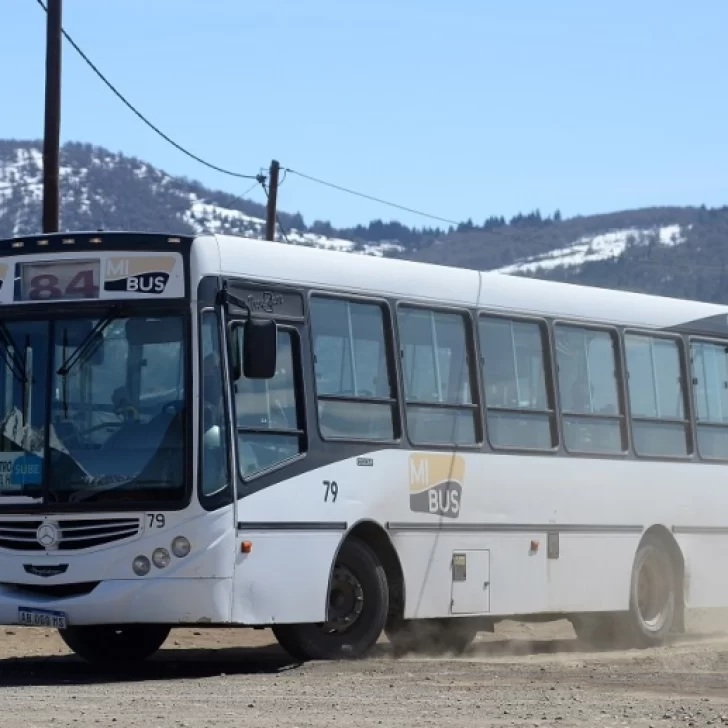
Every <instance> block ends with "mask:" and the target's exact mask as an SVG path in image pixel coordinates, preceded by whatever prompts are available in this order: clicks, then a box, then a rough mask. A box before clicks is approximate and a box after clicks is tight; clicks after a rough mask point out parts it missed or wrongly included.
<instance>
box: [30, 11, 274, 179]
mask: <svg viewBox="0 0 728 728" xmlns="http://www.w3.org/2000/svg"><path fill="white" fill-rule="evenodd" d="M36 2H37V3H38V5H40V6H41V7H42V8H43V10H44V11H45V12H46V13H47V12H48V8H47V6H46V4H45V3H44V2H43V0H36ZM61 32H62V33H63V36H64V38H65V39H66V40H67V41H68V42H69V43H70V44H71V46H72V47H73V49H74V50H75V51H76V53H78V55H79V56H81V58H82V59H83V60H84V61H85V62H86V63H87V65H88V66H89V67H90V68H91V70H92V71H93V72H94V73H95V74H96V75H97V76H98V77H99V78H100V79H101V80H102V81H103V82H104V83H105V84H106V85H107V86H108V87H109V89H110V90H111V91H112V92H113V93H114V94H115V95H116V96H117V98H118V99H119V100H120V101H121V102H122V103H123V104H124V105H125V106H126V107H127V108H128V109H130V110H131V111H132V112H133V113H134V114H136V116H138V117H139V118H140V119H141V120H142V121H143V122H144V123H145V124H146V125H147V126H148V127H149V128H150V129H152V130H153V131H155V132H156V133H157V134H158V135H159V136H160V137H162V139H164V140H165V141H166V142H168V143H169V144H171V145H172V146H173V147H175V148H176V149H178V150H179V151H180V152H182V153H183V154H186V155H187V156H188V157H190V158H191V159H194V160H195V161H196V162H199V163H200V164H202V165H204V166H205V167H208V168H209V169H213V170H215V171H216V172H220V173H221V174H226V175H228V176H230V177H237V178H238V179H254V180H256V183H257V182H258V181H259V179H258V178H259V177H260V175H254V174H241V173H240V172H235V171H233V170H230V169H225V168H224V167H218V166H217V165H216V164H212V163H211V162H208V161H207V160H205V159H203V158H202V157H199V156H197V155H196V154H193V153H192V152H191V151H189V149H186V148H185V147H183V146H182V145H181V144H178V143H177V142H176V141H174V140H173V139H171V138H170V137H169V136H168V135H167V134H165V133H164V132H163V131H162V130H161V129H160V128H159V127H158V126H156V125H155V124H153V123H152V122H151V121H150V120H149V119H148V118H147V117H146V116H145V115H144V114H142V112H141V111H139V109H137V108H136V107H135V106H134V105H133V104H132V103H131V102H129V101H128V100H127V99H126V97H125V96H124V95H123V94H122V93H121V92H120V91H119V90H118V89H117V88H116V87H115V86H114V84H112V83H111V81H109V79H108V78H106V76H104V74H103V73H102V72H101V71H100V70H99V69H98V67H97V66H96V65H95V64H94V63H93V62H92V61H91V59H90V58H89V57H88V56H87V55H86V54H85V53H84V52H83V51H82V50H81V48H80V47H79V46H78V44H77V43H76V42H75V41H74V40H73V38H71V36H70V35H69V34H68V33H67V32H66V31H65V30H64V29H63V28H61Z"/></svg>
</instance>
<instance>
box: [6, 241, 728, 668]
mask: <svg viewBox="0 0 728 728" xmlns="http://www.w3.org/2000/svg"><path fill="white" fill-rule="evenodd" d="M0 256H1V257H0V263H1V265H0V279H1V281H2V283H1V284H0V312H2V313H0V320H2V322H3V327H2V328H1V329H0V354H1V356H0V390H2V396H1V397H0V409H2V413H3V428H4V429H3V430H2V432H0V435H1V436H2V437H3V438H4V441H3V442H2V444H0V623H3V624H28V625H49V626H53V627H58V628H59V629H60V633H61V635H62V636H63V637H64V639H65V640H66V642H67V643H68V644H69V646H71V647H72V649H74V650H75V651H76V652H78V653H79V654H80V655H81V656H83V657H84V658H86V659H89V660H92V661H98V662H103V661H113V662H118V661H119V660H134V659H141V658H144V657H146V656H148V655H149V654H151V653H152V652H154V651H155V650H156V649H157V648H158V647H159V646H160V645H161V644H162V643H163V642H164V639H165V638H166V636H167V634H168V631H169V629H170V628H171V627H175V626H182V625H212V626H235V625H240V626H249V627H263V626H271V627H273V628H274V631H275V633H276V635H277V637H278V639H279V641H280V642H281V644H282V645H283V646H284V647H285V648H286V649H288V650H289V652H291V654H293V655H294V656H296V657H299V658H302V659H309V658H336V657H346V656H359V655H363V654H365V653H366V652H367V650H368V649H369V648H370V647H371V645H372V644H373V643H374V642H375V641H376V640H377V639H378V637H379V636H380V634H381V632H382V630H383V629H384V630H386V633H387V635H388V636H389V638H390V640H391V641H392V642H393V643H394V644H395V646H400V647H403V648H417V647H419V646H421V645H422V643H423V641H427V642H429V646H432V645H435V644H437V645H440V646H441V647H442V648H443V649H462V648H463V647H465V646H466V645H467V644H468V642H469V640H470V639H472V637H473V635H474V633H475V631H477V630H478V629H488V628H491V627H492V624H493V623H494V622H495V621H497V620H499V619H504V618H509V617H514V616H520V617H521V618H527V619H552V618H558V617H561V616H566V617H568V618H569V619H571V620H572V622H573V623H574V626H575V628H576V629H577V633H579V634H580V635H582V636H585V637H591V638H593V639H595V640H596V639H598V638H603V639H607V638H609V639H617V638H628V639H629V640H630V641H631V643H632V644H637V645H643V646H644V645H649V644H655V643H658V642H660V641H662V640H664V638H665V637H666V635H667V634H668V633H669V632H670V631H671V630H679V629H681V627H682V622H683V615H684V609H685V608H697V607H700V608H705V607H724V606H726V605H728V578H726V576H725V575H724V573H723V568H722V565H723V560H724V554H725V553H726V552H728V516H726V513H728V491H727V489H726V487H725V482H724V481H725V479H726V474H727V473H728V469H727V465H728V390H726V387H728V366H727V362H728V357H727V355H726V351H728V307H726V306H719V305H711V304H705V303H699V302H694V301H685V300H677V299H669V298H663V297H656V296H648V295H641V294H635V293H627V292H620V291H609V290H604V289H597V288H589V287H579V286H573V285H565V284H559V283H552V282H544V281H540V280H533V279H525V278H517V277H510V276H505V275H499V274H492V273H481V272H478V271H472V270H461V269H454V268H448V267H442V266H433V265H426V264H417V263H412V262H405V261H400V260H392V259H380V258H374V257H369V256H353V255H351V254H347V253H339V252H331V251H321V250H315V249H310V248H305V247H299V246H288V245H281V244H277V243H270V242H263V241H256V240H249V239H244V238H238V237H232V236H220V235H207V236H199V237H196V238H194V239H193V238H186V237H171V236H162V235H137V234H132V233H99V234H85V233H79V234H64V235H53V236H44V237H31V238H24V239H22V240H13V241H0ZM60 263H63V264H65V265H64V266H62V267H58V264H60ZM47 290H51V291H52V293H47V292H45V291H47ZM33 291H35V293H33ZM39 291H40V292H39ZM273 323H275V324H276V327H273ZM97 324H98V326H97ZM94 331H95V335H91V334H94ZM271 344H276V345H274V346H271ZM92 345H93V346H95V347H96V348H95V349H94V350H93V351H92V350H91V349H92V348H93V346H92ZM221 352H225V355H223V354H222V353H221ZM74 356H75V357H76V361H75V362H73V361H69V360H73V358H74ZM94 357H96V358H94ZM215 357H216V358H215ZM64 365H65V366H66V367H67V369H66V370H64V368H63V367H64ZM63 371H65V373H63ZM274 371H275V374H274V375H273V372H274ZM271 375H273V376H271ZM203 381H204V387H203ZM155 438H156V439H155ZM425 630H427V635H428V636H427V637H423V636H422V635H423V634H424V633H425Z"/></svg>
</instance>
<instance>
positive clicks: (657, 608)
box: [637, 554, 672, 632]
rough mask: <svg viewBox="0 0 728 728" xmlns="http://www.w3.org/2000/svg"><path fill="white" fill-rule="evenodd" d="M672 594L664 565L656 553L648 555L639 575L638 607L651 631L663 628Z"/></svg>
mask: <svg viewBox="0 0 728 728" xmlns="http://www.w3.org/2000/svg"><path fill="white" fill-rule="evenodd" d="M671 596H672V594H671V590H670V582H669V579H668V577H667V575H666V574H665V569H664V567H663V565H662V564H661V562H660V560H659V559H658V558H657V557H656V556H655V555H654V554H649V555H647V556H646V558H645V559H644V560H643V561H642V564H641V565H640V569H639V573H638V577H637V609H638V611H639V615H640V619H641V620H642V623H643V625H644V626H645V628H646V629H648V630H649V631H651V632H657V631H659V630H660V629H662V627H663V626H664V624H665V622H666V621H667V618H668V612H669V608H670V601H671Z"/></svg>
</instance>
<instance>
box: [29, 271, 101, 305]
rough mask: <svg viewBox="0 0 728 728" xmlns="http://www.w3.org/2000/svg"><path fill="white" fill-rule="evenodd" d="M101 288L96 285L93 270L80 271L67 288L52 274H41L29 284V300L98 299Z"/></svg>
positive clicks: (34, 277)
mask: <svg viewBox="0 0 728 728" xmlns="http://www.w3.org/2000/svg"><path fill="white" fill-rule="evenodd" d="M98 292H99V287H98V286H97V285H96V284H95V283H94V272H93V270H80V271H78V272H77V273H76V275H74V276H73V278H71V280H70V281H68V283H67V284H66V285H65V286H62V285H61V279H60V278H59V277H58V276H56V275H53V274H52V273H40V274H39V275H37V276H33V277H32V278H31V279H30V281H29V282H28V298H30V299H31V300H33V301H46V300H51V299H56V298H96V297H97V296H98Z"/></svg>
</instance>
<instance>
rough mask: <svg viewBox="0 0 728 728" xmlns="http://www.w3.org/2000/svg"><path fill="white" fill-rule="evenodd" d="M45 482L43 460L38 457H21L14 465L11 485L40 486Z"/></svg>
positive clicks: (27, 455)
mask: <svg viewBox="0 0 728 728" xmlns="http://www.w3.org/2000/svg"><path fill="white" fill-rule="evenodd" d="M42 482H43V460H41V458H39V457H38V456H37V455H33V454H31V453H28V454H26V455H21V456H20V457H19V458H18V459H17V460H16V461H15V462H14V463H13V474H12V475H11V476H10V484H11V485H40V484H41V483H42Z"/></svg>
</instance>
